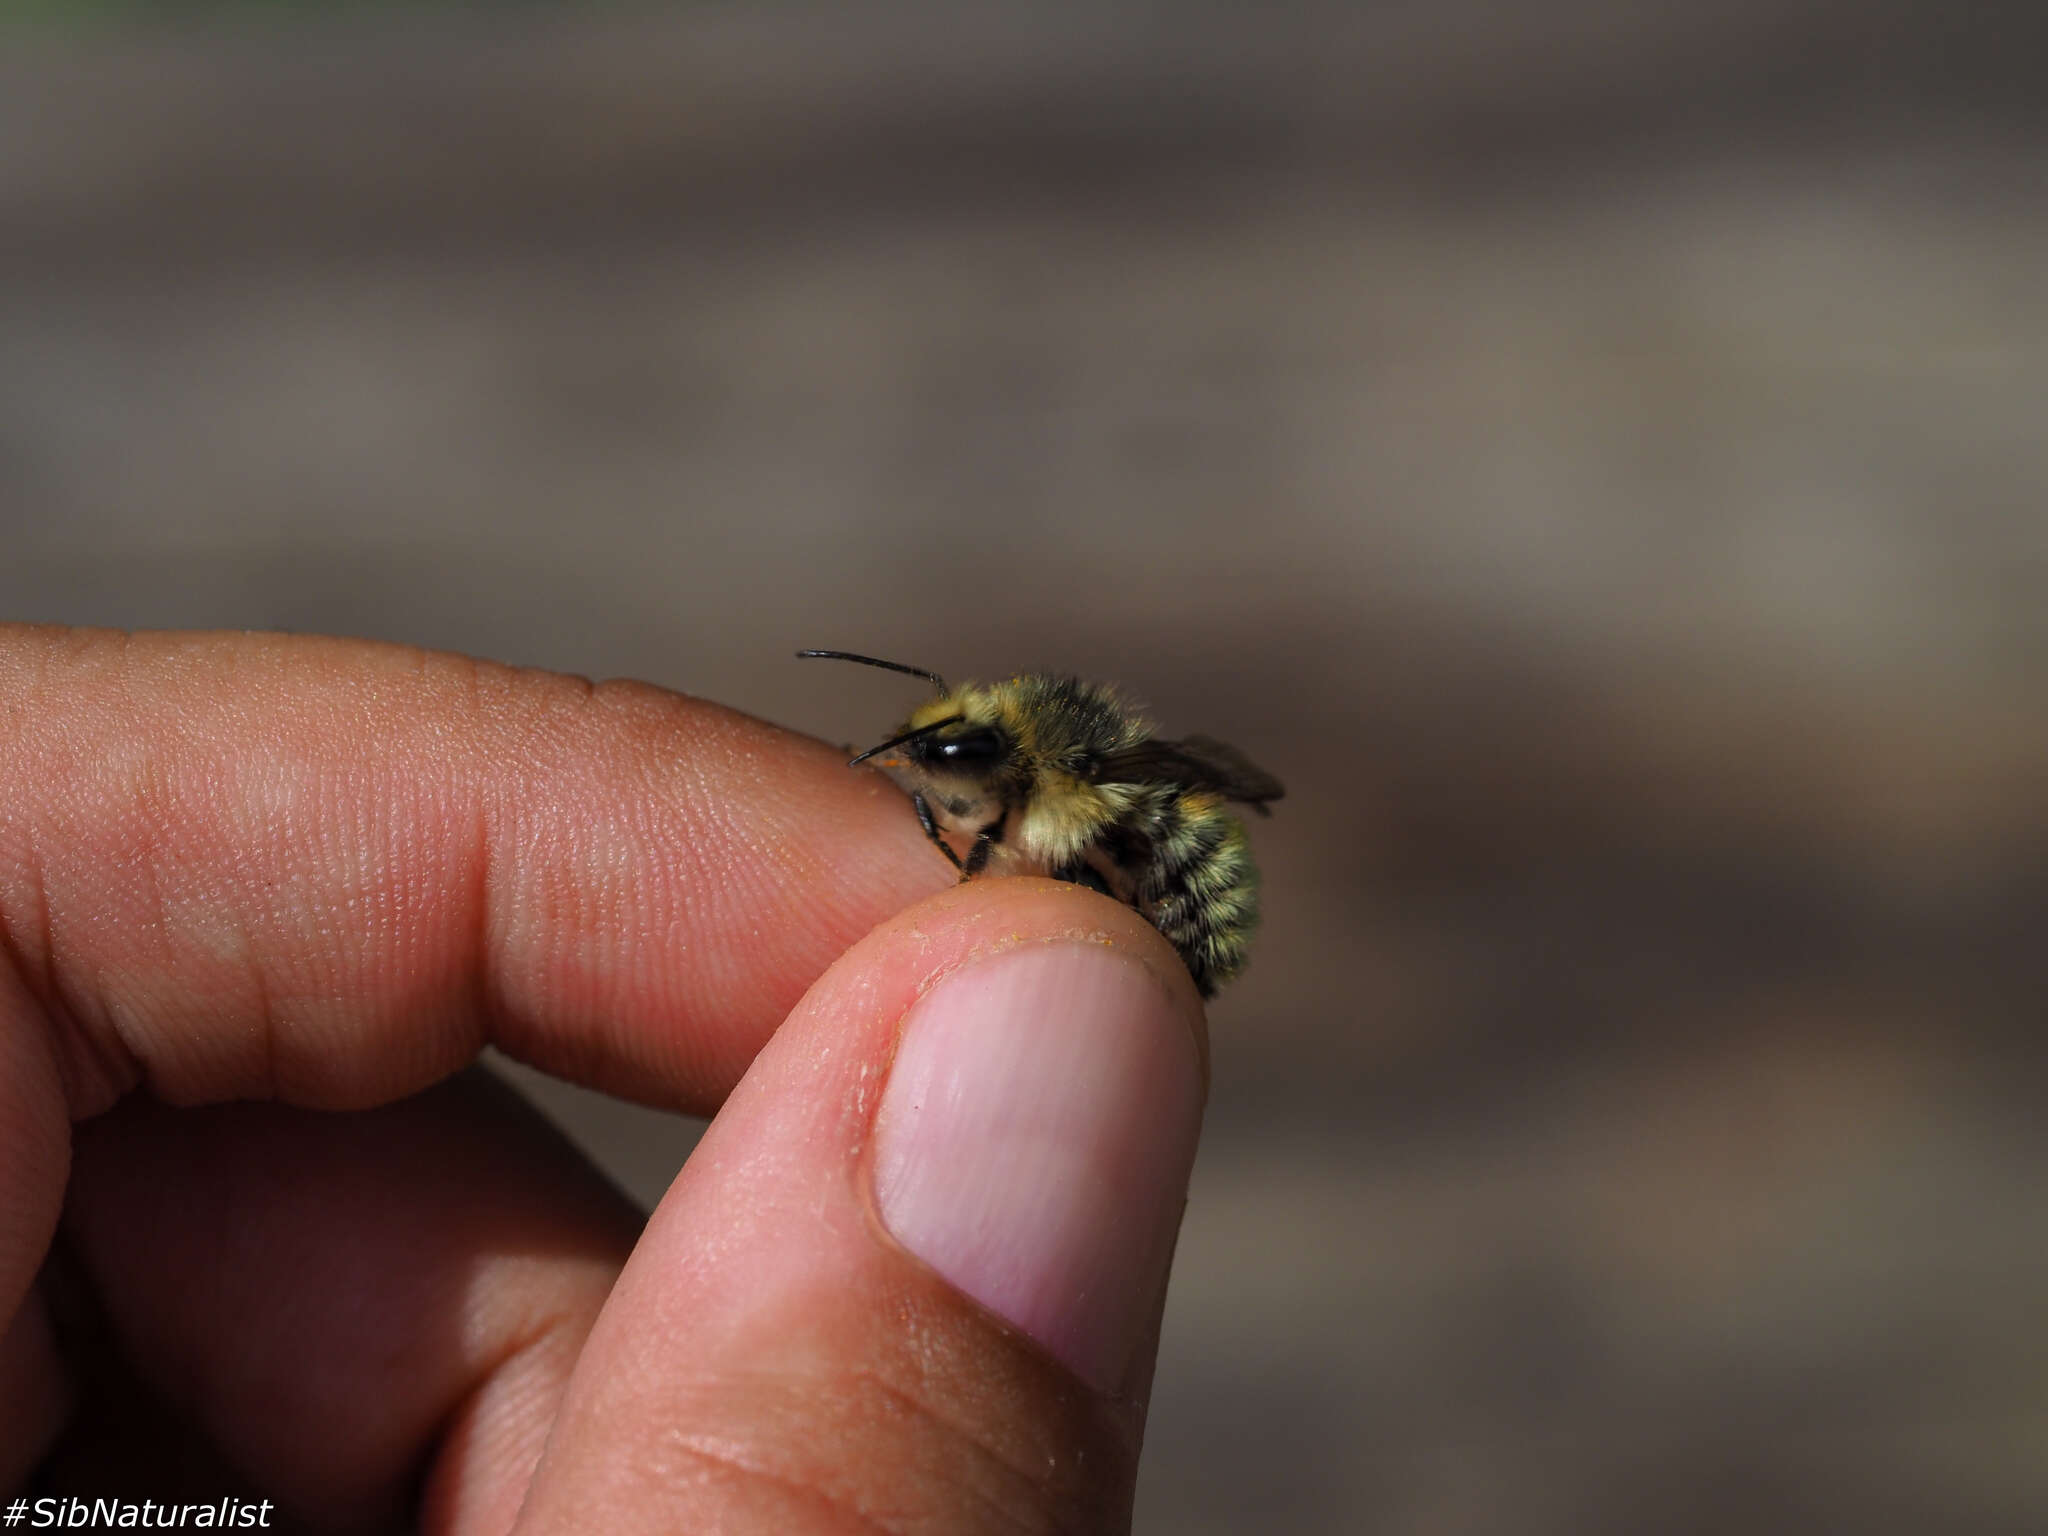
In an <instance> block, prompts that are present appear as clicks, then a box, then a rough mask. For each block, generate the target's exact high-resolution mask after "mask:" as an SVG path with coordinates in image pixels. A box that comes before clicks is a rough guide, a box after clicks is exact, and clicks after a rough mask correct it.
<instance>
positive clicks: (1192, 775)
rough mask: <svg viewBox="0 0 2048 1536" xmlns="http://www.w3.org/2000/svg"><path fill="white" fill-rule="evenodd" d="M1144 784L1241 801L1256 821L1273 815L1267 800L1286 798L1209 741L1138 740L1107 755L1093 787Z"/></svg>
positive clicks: (1232, 751) (1230, 750)
mask: <svg viewBox="0 0 2048 1536" xmlns="http://www.w3.org/2000/svg"><path fill="white" fill-rule="evenodd" d="M1146 779H1164V780H1165V781H1166V782H1167V783H1169V784H1178V785H1180V786H1181V787H1182V788H1184V789H1212V790H1214V791H1216V793H1217V794H1219V795H1222V796H1224V797H1225V798H1226V799H1230V800H1241V801H1243V802H1244V803H1245V804H1247V805H1249V806H1250V807H1251V808H1252V809H1253V810H1255V811H1257V812H1258V813H1259V814H1260V815H1261V816H1268V815H1271V814H1272V813H1271V812H1270V811H1268V810H1267V809H1266V802H1267V801H1268V800H1278V799H1279V798H1280V797H1281V796H1282V795H1284V794H1286V793H1287V791H1286V790H1285V789H1283V788H1282V787H1281V784H1280V781H1279V780H1278V779H1276V778H1274V777H1273V775H1271V774H1270V773H1268V772H1266V770H1265V769H1263V768H1261V767H1259V766H1258V764H1256V763H1254V762H1253V761H1252V760H1251V759H1250V758H1248V757H1246V756H1245V755H1244V754H1243V753H1242V752H1240V751H1238V750H1237V748H1235V747H1233V746H1231V745H1230V744H1229V743H1227V742H1221V741H1217V740H1215V739H1214V738H1213V737H1209V736H1189V737H1187V738H1185V739H1184V740H1181V741H1161V740H1158V739H1156V738H1155V739H1153V740H1151V741H1141V742H1139V743H1138V744H1137V745H1136V746H1134V747H1126V748H1125V749H1124V750H1123V751H1121V752H1112V753H1111V754H1110V755H1109V756H1108V757H1106V758H1104V759H1103V760H1102V763H1101V765H1100V766H1099V767H1097V769H1096V770H1095V780H1096V782H1097V783H1104V784H1129V783H1136V782H1140V781H1142V780H1146Z"/></svg>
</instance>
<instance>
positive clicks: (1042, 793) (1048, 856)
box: [797, 651, 1284, 997]
mask: <svg viewBox="0 0 2048 1536" xmlns="http://www.w3.org/2000/svg"><path fill="white" fill-rule="evenodd" d="M797 654H798V655H799V656H803V657H822V658H825V659H827V660H831V661H853V662H858V663H860V664H861V665H862V666H866V667H884V668H887V669H888V670H889V671H891V672H906V673H908V674H909V675H910V676H912V677H921V678H923V679H924V680H925V681H926V682H928V683H930V684H931V685H932V687H933V689H934V690H936V697H934V698H933V699H931V700H930V701H929V702H928V703H925V704H921V705H919V706H918V708H917V709H916V710H915V711H913V712H912V714H911V716H910V718H909V719H908V720H906V721H905V722H904V723H903V727H902V729H901V730H899V731H898V732H897V733H896V734H895V735H893V736H891V737H890V738H889V739H888V740H887V741H885V742H882V743H881V744H880V745H879V746H874V747H870V748H869V749H868V750H867V751H865V752H863V753H861V754H860V755H859V756H858V757H856V758H854V759H853V761H852V763H850V764H849V765H848V766H849V767H852V766H857V765H858V764H861V763H865V762H869V761H871V760H873V761H875V762H876V765H877V766H878V767H880V768H881V769H882V770H883V771H885V772H886V773H888V775H889V776H890V777H891V778H892V779H894V780H895V781H896V782H897V783H898V784H899V785H901V786H902V787H903V788H904V789H906V790H908V791H909V793H910V803H911V805H912V806H913V807H914V808H915V810H916V811H917V820H918V824H919V825H920V826H922V827H923V828H924V832H925V836H927V837H929V838H930V839H931V840H932V843H933V844H934V845H935V846H936V847H937V848H938V850H939V851H940V852H941V853H943V854H944V855H945V856H946V857H947V858H948V859H949V860H951V861H952V863H953V867H954V868H956V869H958V870H959V871H960V878H961V879H962V880H971V879H973V878H974V877H975V876H977V875H981V874H1036V875H1050V876H1051V877H1052V878H1053V879H1055V880H1071V881H1075V882H1077V883H1079V884H1082V885H1087V886H1091V887H1093V888H1094V889H1096V890H1098V891H1101V892H1103V893H1104V894H1106V895H1109V896H1113V897H1115V898H1116V899H1117V900H1119V901H1122V902H1125V903H1126V904H1128V905H1130V906H1132V907H1135V908H1136V909H1137V910H1138V911H1139V912H1141V913H1143V914H1144V916H1145V917H1146V918H1147V919H1148V920H1149V921H1150V922H1151V923H1152V925H1153V926H1154V927H1156V928H1157V929H1158V930H1159V931H1160V932H1161V933H1163V934H1164V935H1165V936H1166V938H1167V941H1168V942H1169V943H1171V944H1172V945H1173V947H1174V948H1175V949H1177V950H1178V951H1180V957H1181V959H1182V960H1184V961H1186V962H1187V967H1188V971H1189V972H1190V974H1192V975H1193V977H1194V979H1195V985H1196V986H1197V987H1198V988H1199V989H1200V990H1201V993H1202V995H1203V996H1204V997H1213V996H1215V994H1216V989H1217V987H1218V986H1220V985H1221V984H1222V983H1224V982H1226V981H1228V980H1230V978H1231V977H1233V976H1235V975H1236V974H1237V973H1238V972H1239V971H1240V970H1242V969H1243V967H1244V962H1245V953H1246V950H1247V949H1248V947H1249V945H1250V941H1251V935H1252V930H1253V929H1254V928H1255V927H1257V926H1258V920H1259V877H1258V871H1257V869H1255V868H1254V867H1253V865H1252V857H1251V850H1250V848H1249V846H1248V845H1247V840H1246V837H1245V830H1244V824H1243V823H1242V822H1240V821H1239V820H1238V819H1237V818H1236V817H1235V816H1233V815H1231V814H1230V812H1229V811H1227V810H1225V809H1224V804H1225V802H1226V801H1233V800H1234V801H1239V802H1241V803H1243V804H1245V805H1249V806H1250V807H1251V808H1252V809H1253V810H1255V811H1257V812H1258V813H1259V814H1260V815H1261V816H1267V815H1271V814H1272V813H1271V812H1270V811H1268V810H1267V809H1266V805H1267V802H1268V801H1272V800H1278V799H1279V798H1280V797H1281V795H1282V794H1283V793H1284V791H1283V790H1282V789H1281V787H1280V782H1279V781H1278V780H1277V779H1275V778H1274V777H1273V776H1272V775H1271V774H1269V773H1267V772H1265V771H1264V770H1263V769H1260V768H1258V767H1256V766H1254V765H1253V764H1252V763H1251V762H1250V761H1249V760H1248V759H1247V758H1246V757H1245V756H1244V754H1243V753H1241V752H1239V751H1237V749H1236V748H1234V747H1229V746H1225V745H1224V744H1223V743H1222V742H1220V741H1213V740H1211V739H1210V738H1209V737H1206V736H1189V737H1185V738H1183V739H1182V740H1180V741H1165V740H1162V739H1161V738H1159V737H1157V736H1155V735H1153V734H1152V727H1151V725H1150V724H1149V723H1148V722H1147V721H1145V720H1143V719H1141V718H1140V717H1139V716H1138V715H1137V714H1136V713H1135V712H1134V711H1133V710H1132V709H1131V707H1130V706H1129V705H1128V704H1126V703H1125V702H1124V701H1123V700H1122V699H1121V698H1119V697H1118V696H1117V694H1116V692H1115V690H1113V689H1110V688H1106V687H1102V686H1100V685H1098V684H1095V683H1084V682H1081V681H1079V680H1078V679H1076V678H1071V677H1056V676H1051V675H1048V674H1045V673H1039V672H1029V673H1023V674H1020V675H1019V676H1016V677H1013V678H1010V679H1008V680H1007V681H1004V682H999V683H967V684H963V685H962V686H961V687H958V688H949V687H948V686H947V685H946V681H945V679H944V678H942V677H940V676H939V675H938V673H936V672H928V671H926V670H925V669H924V668H922V667H909V666H904V665H903V664H902V663H901V662H894V661H880V660H877V659H876V658H875V657H873V656H856V655H854V654H853V653H851V652H849V651H799V652H798V653H797ZM949 832H951V833H959V834H963V835H966V836H971V837H972V838H973V843H972V845H971V847H970V848H969V850H968V853H967V857H966V858H965V859H964V860H963V859H962V858H961V857H960V855H959V854H957V853H955V852H954V851H953V847H952V845H951V844H950V843H948V842H947V841H946V834H947V833H949Z"/></svg>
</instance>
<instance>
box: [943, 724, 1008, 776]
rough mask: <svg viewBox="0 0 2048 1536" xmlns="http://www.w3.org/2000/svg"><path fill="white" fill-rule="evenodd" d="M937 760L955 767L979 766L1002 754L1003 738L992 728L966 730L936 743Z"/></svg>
mask: <svg viewBox="0 0 2048 1536" xmlns="http://www.w3.org/2000/svg"><path fill="white" fill-rule="evenodd" d="M938 748H939V761H940V762H942V763H947V764H950V765H951V766H953V767H956V768H980V767H986V766H987V765H988V764H990V763H993V762H995V761H996V760H997V759H998V758H1000V757H1001V756H1002V755H1003V738H1002V735H1001V733H1000V732H997V731H992V730H975V731H968V732H966V733H964V734H963V735H959V736H955V737H953V738H952V739H951V740H948V741H942V742H940V743H939V744H938Z"/></svg>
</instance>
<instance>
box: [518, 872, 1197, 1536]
mask: <svg viewBox="0 0 2048 1536" xmlns="http://www.w3.org/2000/svg"><path fill="white" fill-rule="evenodd" d="M1203 1031H1204V1025H1203V1021H1202V1013H1201V1005H1200V1003H1199V1002H1198V1001H1197V999H1196V996H1195V989H1194V987H1193V985H1192V983H1191V982H1190V981H1189V979H1188V976H1187V973H1186V971H1185V970H1184V969H1183V968H1182V967H1181V965H1180V962H1179V960H1178V959H1177V957H1176V956H1175V955H1174V953H1173V951H1172V950H1171V949H1170V948H1169V947H1168V946H1167V945H1166V943H1165V941H1164V940H1163V939H1161V938H1160V936H1159V935H1158V934H1157V933H1156V932H1155V931H1154V930H1153V929H1152V928H1151V927H1150V926H1149V925H1148V924H1147V923H1146V922H1145V921H1144V919H1143V918H1141V917H1139V916H1138V915H1137V914H1136V913H1134V912H1132V911H1130V910H1129V909H1128V908H1125V907H1122V906H1119V905H1117V904H1116V903H1114V902H1110V901H1107V900H1105V899H1103V898H1102V897H1099V896H1096V895H1093V894H1091V893H1090V892H1087V891H1084V890H1081V889H1079V888H1077V887H1074V886H1068V885H1059V884H1055V883H1053V882H1051V881H1039V880H1026V879H1005V880H989V881H980V882H976V883H974V884H971V885H963V886H959V887H956V888H955V889H953V890H951V891H948V892H946V893H944V894H942V895H940V896H937V897H934V898H933V899H931V900H930V901H927V902H924V903H922V904H921V905H919V906H916V907H913V908H911V909H910V910H909V911H908V912H905V913H903V914H902V915H901V916H899V917H897V918H896V919H894V920H893V921H891V922H889V923H886V924H884V925H883V926H882V927H881V928H878V929H877V930H875V932H873V933H872V934H870V935H869V936H868V937H867V938H866V939H864V940H862V941H861V942H860V943H859V944H858V945H856V946H855V947H854V948H853V949H852V950H851V951H850V952H849V953H848V954H847V955H846V956H845V957H844V958H842V959H841V960H840V961H839V963H838V964H837V965H835V966H834V967H833V968H832V970H831V971H829V972H828V973H827V974H826V975H825V976H824V977H823V978H822V979H821V980H820V981H819V982H818V983H817V985H816V986H815V987H813V988H812V989H811V992H810V994H809V995H808V996H807V997H806V998H805V999H804V1000H803V1002H801V1003H800V1004H799V1005H798V1006H797V1008H796V1011H795V1012H794V1013H793V1014H792V1015H791V1016H790V1018H789V1020H788V1022H787V1023H785V1024H784V1026H783V1027H782V1029H781V1030H780V1031H779V1032H778V1033H777V1034H776V1035H775V1037H774V1039H773V1040H772V1041H771V1042H770V1043H769V1045H768V1046H767V1048H766V1049H765V1050H763V1051H762V1053H761V1055H760V1056H759V1057H758V1058H757V1059H756V1060H755V1062H754V1064H753V1066H752V1067H751V1068H750V1069H749V1071H748V1073H747V1076H746V1078H745V1079H744V1081H742V1082H741V1084H740V1086H739V1087H738V1088H737V1089H735V1090H734V1092H733V1095H732V1097H731V1098H730V1099H729V1100H728V1101H727V1103H726V1105H725V1108H724V1109H723V1110H722V1111H721V1112H720V1113H719V1115H718V1118H717V1119H716V1120H715V1121H714V1122H713V1124H712V1126H711V1129H710V1130H709V1131H708V1132H707V1133H706V1135H705V1137H704V1140H703V1142H702V1143H701V1145H700V1146H699V1147H698V1149H697V1151H696V1153H695V1155H694V1156H692V1157H691V1159H690V1161H689V1164H688V1165H687V1166H686V1167H685V1168H684V1170H683V1172H682V1174H681V1175H680V1176H679V1177H678V1178H677V1180H676V1183H675V1185H674V1186H673V1187H672V1188H671V1189H670V1191H669V1193H668V1195H667V1197H666V1198H665V1199H664V1200H663V1201H662V1203H661V1206H660V1208H659V1209H658V1210H657V1211H656V1212H655V1214H654V1218H653V1220H652V1221H651V1222H650V1223H649V1225H648V1228H647V1231H646V1233H645V1235H644V1236H643V1237H642V1239H641V1241H640V1244H639V1246H638V1248H637V1249H636V1250H635V1251H634V1254H633V1257H632V1259H631V1261H630V1262H629V1263H628V1265H627V1267H626V1269H625V1272H624V1274H623V1275H622V1276H621V1278H620V1280H619V1283H618V1285H617V1287H616V1288H615V1289H614V1291H613V1293H612V1296H611V1299H610V1301H609V1302H608V1304H607V1306H606V1308H605V1311H604V1314H603V1316H602V1317H601V1318H600V1320H599V1322H598V1324H597V1327H596V1329H595V1330H594V1331H593V1332H592V1334H591V1336H590V1339H589V1342H588V1343H587V1345H586V1346H585V1349H584V1352H583V1354H582V1357H581V1359H580V1361H579V1363H578V1365H577V1367H576V1372H575V1375H574V1377H573V1379H572V1381H571V1383H570V1387H569V1391H568V1395H567V1397H566V1399H565V1401H564V1403H563V1407H562V1410H561V1415H560V1417H559V1418H558V1420H557V1421H556V1425H555V1428H554V1432H553V1435H552V1436H551V1438H550V1440H549V1442H548V1449H547V1452H546V1455H545V1456H544V1458H543V1459H542V1462H541V1465H540V1467H539V1469H538V1470H537V1472H536V1473H535V1476H534V1481H533V1485H532V1488H531V1489H530V1491H529V1493H528V1495H527V1500H526V1504H525V1507H524V1509H523V1511H522V1514H521V1521H520V1529H521V1530H530V1531H541V1530H550V1531H551V1530H568V1529H586V1528H587V1529H603V1530H611V1531H651V1530H746V1531H752V1530H762V1531H770V1530H772V1531H810V1530H839V1529H851V1528H858V1529H862V1530H884V1531H912V1530H915V1531H949V1532H950V1531H977V1530H1002V1531H1005V1532H1013V1531H1017V1530H1040V1529H1058V1530H1099V1529H1119V1528H1122V1527H1124V1526H1126V1525H1127V1524H1128V1522H1129V1519H1130V1500H1131V1485H1132V1481H1133V1478H1134V1475H1135V1471H1136V1462H1137V1452H1138V1443H1139V1439H1140V1436H1141V1433H1142V1430H1143V1421H1144V1404H1143V1398H1144V1395H1145V1392H1146V1390H1147V1388H1148V1386H1149V1383H1150V1379H1151V1370H1152V1360H1153V1355H1154V1353H1155V1351H1156V1349H1157V1345H1158V1327H1159V1312H1160V1308H1161V1306H1162V1305H1163V1302H1164V1297H1165V1291H1166V1272H1167V1268H1168V1265H1169V1263H1170V1261H1171V1257H1172V1250H1173V1243H1174V1238H1175V1235H1176V1233H1177V1232H1178V1230H1179V1225H1180V1214H1181V1208H1182V1206H1183V1204H1184V1202H1185V1199H1186V1192H1187V1179H1188V1169H1189V1165H1190V1164H1191V1162H1192V1160H1193V1157H1194V1151H1195V1138H1196V1134H1197V1132H1198V1130H1199V1127H1200V1121H1201V1112H1202V1101H1203V1098H1204V1096H1205V1092H1206V1062H1205V1052H1206V1045H1205V1038H1206V1037H1205V1035H1204V1033H1203Z"/></svg>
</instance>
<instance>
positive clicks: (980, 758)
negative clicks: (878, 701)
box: [903, 715, 1011, 780]
mask: <svg viewBox="0 0 2048 1536" xmlns="http://www.w3.org/2000/svg"><path fill="white" fill-rule="evenodd" d="M1010 753H1011V743H1010V739H1009V737H1008V736H1006V735H1005V734H1004V733H1003V730H1002V728H1001V727H1000V726H995V725H979V724H976V723H975V722H974V721H972V720H968V719H965V718H963V717H961V716H957V715H956V716H954V717H953V718H951V719H946V720H939V721H935V722H933V723H932V724H931V725H929V726H926V727H925V728H924V729H923V730H922V731H920V732H919V734H917V735H914V736H912V737H911V738H910V739H909V740H907V741H906V742H904V743H903V755H904V756H905V757H906V758H908V759H909V761H910V762H911V763H912V764H913V765H914V766H916V767H918V768H920V769H922V770H924V771H925V772H926V773H930V774H944V775H951V776H954V777H958V778H962V779H972V780H983V779H988V778H992V777H993V776H994V775H996V774H997V773H999V772H1001V771H1002V769H1003V768H1004V766H1005V765H1006V764H1007V763H1008V762H1009V760H1010Z"/></svg>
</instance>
